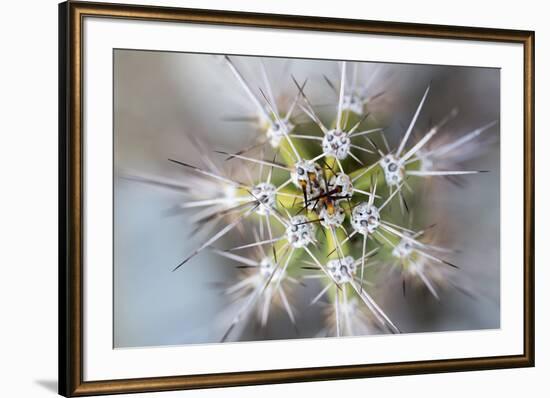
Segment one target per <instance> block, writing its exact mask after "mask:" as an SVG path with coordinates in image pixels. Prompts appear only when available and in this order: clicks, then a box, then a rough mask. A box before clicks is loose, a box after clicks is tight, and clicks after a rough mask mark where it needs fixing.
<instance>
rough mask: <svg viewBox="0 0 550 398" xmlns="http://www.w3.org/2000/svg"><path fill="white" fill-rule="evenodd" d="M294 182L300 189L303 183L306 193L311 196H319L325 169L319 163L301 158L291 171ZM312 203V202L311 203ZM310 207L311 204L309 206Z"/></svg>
mask: <svg viewBox="0 0 550 398" xmlns="http://www.w3.org/2000/svg"><path fill="white" fill-rule="evenodd" d="M290 177H291V178H292V182H293V183H294V185H296V186H297V187H298V188H300V190H301V189H302V184H303V185H304V186H305V187H306V195H307V197H308V199H309V198H311V197H315V196H318V195H319V194H320V193H321V181H322V179H323V169H321V166H319V165H318V164H317V163H315V162H312V161H311V160H300V161H298V162H296V163H295V164H294V169H293V170H292V172H291V173H290ZM310 205H312V203H310ZM308 207H309V206H308Z"/></svg>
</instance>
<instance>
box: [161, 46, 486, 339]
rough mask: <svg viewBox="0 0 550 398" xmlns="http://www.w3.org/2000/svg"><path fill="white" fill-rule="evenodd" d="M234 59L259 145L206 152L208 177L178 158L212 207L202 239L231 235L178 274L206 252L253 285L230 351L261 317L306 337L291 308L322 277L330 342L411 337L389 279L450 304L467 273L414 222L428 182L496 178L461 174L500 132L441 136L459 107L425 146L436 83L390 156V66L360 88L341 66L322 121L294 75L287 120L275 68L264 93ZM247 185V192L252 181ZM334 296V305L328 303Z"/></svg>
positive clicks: (238, 289)
mask: <svg viewBox="0 0 550 398" xmlns="http://www.w3.org/2000/svg"><path fill="white" fill-rule="evenodd" d="M224 62H225V66H226V67H227V68H228V69H229V70H230V72H231V73H232V74H233V76H234V78H235V81H236V83H237V85H238V87H239V88H238V90H242V93H244V94H245V95H246V97H247V98H248V100H249V101H250V103H251V105H252V106H253V107H254V109H255V110H256V115H255V116H254V117H253V118H252V119H251V121H253V122H254V125H253V126H251V128H252V129H254V131H255V132H256V137H257V138H256V139H255V140H254V142H252V143H251V144H250V146H247V147H246V148H243V149H242V150H241V151H238V152H230V151H226V150H215V151H214V148H210V149H207V151H208V152H210V153H209V155H205V156H203V159H204V162H205V164H206V165H207V167H198V166H195V165H191V164H189V163H187V162H185V161H184V160H183V159H169V161H170V162H171V163H172V164H174V166H175V167H180V168H181V169H182V170H184V172H185V173H186V177H185V178H186V179H188V180H187V181H188V182H187V183H185V182H183V181H182V183H184V184H186V185H187V189H186V190H185V193H184V201H183V204H182V207H183V208H184V209H198V210H199V211H198V212H196V213H194V214H193V216H194V217H193V219H192V221H193V223H194V225H195V227H196V228H197V230H200V229H202V228H205V226H206V225H210V224H213V223H214V224H215V223H217V225H218V227H217V229H213V230H212V232H211V233H210V234H209V235H208V236H207V237H206V238H205V239H204V240H203V241H202V242H201V243H200V244H199V245H197V247H196V249H195V250H193V251H192V252H191V253H189V254H188V256H186V257H185V258H184V259H182V261H181V262H179V263H178V264H175V265H174V267H173V271H177V272H185V268H186V267H192V266H193V259H194V258H195V256H197V255H200V253H201V252H203V251H211V252H213V253H216V254H217V255H219V256H221V257H223V258H226V259H229V260H230V261H232V262H235V263H236V264H237V266H238V267H239V268H241V269H242V270H243V274H242V279H240V280H238V281H236V282H234V283H232V284H231V285H230V286H229V287H227V288H226V289H225V290H224V292H225V293H226V294H227V295H228V296H232V297H235V298H237V299H238V300H239V303H240V305H239V308H238V309H237V311H235V312H234V313H233V314H232V320H231V322H230V323H229V324H228V325H226V328H225V330H224V331H223V334H222V335H221V336H220V339H221V340H222V341H225V340H226V339H239V336H238V333H236V330H235V329H236V326H237V325H243V324H245V323H247V322H248V321H250V320H251V319H252V318H253V317H256V319H257V320H258V321H259V324H260V325H261V326H262V327H267V326H268V320H269V315H270V311H271V309H272V308H274V307H279V308H281V309H282V310H283V311H284V312H285V313H286V314H287V316H288V319H289V320H290V321H291V323H292V324H293V325H294V326H295V327H296V330H297V333H298V336H299V335H300V334H299V333H300V332H299V330H300V327H299V326H300V317H299V316H298V315H297V314H296V312H295V311H294V309H293V303H292V297H293V296H294V293H295V291H296V290H297V289H300V288H301V285H302V284H303V283H308V281H312V280H313V281H318V282H320V284H319V286H320V290H319V292H318V294H316V295H315V296H314V297H311V298H310V299H309V300H310V302H309V304H310V305H311V308H312V310H315V311H318V312H319V313H320V314H324V317H325V319H326V327H325V328H324V329H323V330H321V331H319V334H320V335H335V336H344V335H360V334H370V333H399V332H402V330H401V329H400V328H399V325H397V324H396V323H395V322H394V321H393V320H392V316H391V314H390V313H388V312H387V311H386V310H385V309H384V307H383V304H382V303H379V302H378V301H377V299H376V297H375V294H374V293H373V291H374V290H376V289H379V288H383V287H384V283H385V278H384V275H386V274H387V273H388V272H391V271H395V270H396V269H397V270H398V271H399V272H400V274H401V275H402V280H403V294H405V291H406V286H408V285H410V286H413V287H420V288H424V289H427V291H428V292H429V293H430V294H431V295H432V296H433V299H434V300H439V298H440V292H439V290H440V289H445V288H453V287H457V288H461V287H459V286H456V284H455V283H454V282H453V273H455V272H460V269H459V267H457V266H456V265H454V264H453V263H451V262H450V258H451V257H452V255H453V253H454V252H455V250H456V249H457V248H454V247H441V246H439V245H438V242H437V239H436V237H437V228H438V226H437V225H424V226H422V222H424V220H422V219H420V220H419V221H418V220H413V217H412V214H418V213H421V210H422V198H421V197H420V195H418V192H419V191H421V190H423V189H424V188H425V185H426V184H428V183H429V181H431V180H433V179H437V178H447V179H450V180H451V181H453V180H455V179H458V178H462V177H461V176H467V175H468V177H467V178H475V177H474V176H469V175H473V174H478V173H481V172H484V171H485V170H469V169H465V168H461V167H460V165H461V164H462V163H463V162H464V161H465V160H467V159H468V157H471V156H477V155H479V154H480V153H482V150H483V149H484V148H486V147H488V145H478V144H481V143H484V142H483V141H482V139H483V133H485V132H486V131H489V130H490V129H492V128H493V127H494V126H495V125H496V122H494V121H490V122H488V123H487V124H485V125H484V126H481V127H479V128H477V129H475V130H473V131H472V132H470V133H467V134H464V135H461V136H460V137H459V138H458V139H454V140H452V141H449V140H448V137H443V138H440V135H439V133H440V131H441V130H442V129H443V128H444V126H446V125H447V123H449V122H450V121H451V120H453V119H454V118H456V117H458V110H457V109H450V110H449V113H448V115H447V116H446V117H445V118H443V120H440V121H438V122H437V123H436V124H435V125H433V126H432V127H431V128H429V129H428V130H427V131H426V132H425V133H423V134H422V135H420V136H419V137H417V138H414V137H413V136H414V134H413V131H415V130H418V128H417V123H416V122H417V119H418V118H419V116H420V115H421V114H422V111H423V108H424V104H425V103H426V102H427V101H429V100H430V86H427V87H426V88H425V90H424V92H423V93H419V95H418V99H417V106H416V108H415V109H412V110H411V116H410V120H409V121H408V124H407V125H406V126H405V127H404V129H403V135H402V138H401V139H400V141H399V142H398V143H397V145H395V147H391V146H390V144H389V142H388V140H387V138H386V136H385V133H384V126H383V125H382V124H381V123H380V122H379V120H380V119H381V117H379V115H377V114H376V112H371V105H372V104H374V103H375V102H376V101H378V100H379V99H380V98H383V96H384V93H383V92H382V93H377V92H372V90H371V89H370V86H371V83H372V81H373V80H374V79H375V78H376V76H377V74H379V72H380V68H377V69H375V70H374V72H373V73H371V75H369V76H364V77H360V76H358V75H359V73H358V63H353V62H340V63H339V71H340V75H339V79H338V82H336V83H334V82H332V81H331V80H330V79H329V78H327V77H325V79H324V80H325V81H324V82H316V83H314V84H323V85H327V86H328V87H330V89H331V90H333V91H334V96H335V99H336V101H335V103H334V106H332V107H331V109H330V110H326V112H320V111H319V110H318V108H319V107H317V106H316V105H315V104H314V101H312V99H311V98H310V96H309V94H308V90H309V87H310V85H311V84H312V83H311V81H307V80H306V81H298V80H297V79H296V78H295V77H294V76H292V75H291V74H289V75H288V76H285V78H286V79H288V80H289V81H291V82H292V86H291V87H293V92H292V93H291V94H290V95H287V98H286V99H287V101H286V106H285V107H284V109H281V101H280V99H279V98H277V97H276V96H275V95H274V90H273V85H272V83H271V81H270V79H269V76H268V73H267V68H266V66H265V64H264V61H263V60H262V59H259V61H257V62H251V64H252V65H253V66H255V67H257V68H259V71H260V73H261V76H262V85H261V87H259V88H257V89H256V88H254V87H252V85H251V84H250V83H249V82H248V81H247V79H246V78H245V76H244V74H243V73H242V72H241V70H240V69H239V68H238V67H237V64H236V63H235V62H234V60H233V59H232V58H231V57H229V56H224ZM237 85H236V86H235V87H237ZM236 89H237V88H236ZM373 108H375V107H373ZM321 113H323V115H321ZM324 114H331V115H332V117H331V119H332V120H331V121H330V123H326V122H324V121H323V119H326V117H324ZM300 118H301V120H302V121H299V119H300ZM473 147H475V148H473ZM474 149H475V150H474ZM215 154H217V155H215ZM212 156H221V157H223V158H224V162H225V164H230V163H235V162H238V163H239V169H240V170H241V172H239V173H233V175H231V174H227V173H226V172H224V170H225V169H228V168H226V167H223V168H220V167H219V166H216V165H215V162H214V161H211V160H209V159H210V157H212ZM242 170H246V171H245V172H242ZM243 175H247V177H248V181H247V182H243V181H241V180H240V178H242V177H243ZM413 221H417V222H416V223H415V222H413ZM239 229H240V230H241V231H243V234H242V236H243V238H242V239H243V241H242V242H241V244H239V245H238V246H235V247H229V248H228V247H221V245H222V243H223V239H222V238H223V237H224V236H227V235H228V234H231V233H232V232H233V231H236V230H239ZM246 239H248V240H246ZM462 289H466V288H464V287H462ZM321 299H325V300H326V302H327V303H325V304H323V305H320V302H321Z"/></svg>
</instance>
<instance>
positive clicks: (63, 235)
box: [59, 1, 535, 397]
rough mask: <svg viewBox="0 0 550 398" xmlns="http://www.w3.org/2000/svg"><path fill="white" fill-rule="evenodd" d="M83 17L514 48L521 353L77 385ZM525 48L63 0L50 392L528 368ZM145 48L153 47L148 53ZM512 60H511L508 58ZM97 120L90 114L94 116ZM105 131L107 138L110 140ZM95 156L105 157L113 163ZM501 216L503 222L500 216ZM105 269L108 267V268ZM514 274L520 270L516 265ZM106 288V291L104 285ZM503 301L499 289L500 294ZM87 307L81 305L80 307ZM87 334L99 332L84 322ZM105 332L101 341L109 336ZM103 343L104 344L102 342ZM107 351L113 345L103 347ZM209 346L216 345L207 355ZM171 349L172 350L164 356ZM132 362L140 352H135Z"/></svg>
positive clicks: (385, 29)
mask: <svg viewBox="0 0 550 398" xmlns="http://www.w3.org/2000/svg"><path fill="white" fill-rule="evenodd" d="M90 19H97V20H101V21H107V20H108V21H109V23H111V24H115V25H116V24H117V23H120V22H122V21H125V22H131V21H137V22H139V23H145V24H146V23H154V24H155V25H154V26H151V27H150V29H156V28H158V27H159V26H161V25H162V24H170V25H174V24H191V25H200V26H216V27H218V26H221V27H234V28H242V29H270V30H275V31H284V32H286V33H288V34H293V33H294V32H323V33H325V34H334V35H343V36H345V35H366V36H374V37H385V38H395V37H402V38H411V39H432V40H436V41H438V40H439V41H440V43H441V45H446V43H452V42H453V41H460V42H465V43H468V42H470V43H472V44H476V43H489V44H491V43H498V44H513V45H516V46H520V47H521V54H522V59H521V60H520V61H521V66H522V77H523V80H522V85H523V87H522V91H523V98H522V104H523V106H522V109H516V111H517V112H519V113H521V114H522V116H521V118H522V123H523V124H522V128H523V132H522V133H521V132H520V131H516V132H514V134H516V135H517V136H519V135H521V138H522V143H523V147H516V148H515V151H516V152H514V153H516V154H517V155H518V156H520V155H521V156H523V164H522V170H521V171H522V175H523V186H522V194H523V198H522V199H523V206H522V207H523V208H522V211H521V213H522V219H523V222H522V230H521V231H517V233H518V234H521V236H522V239H521V241H522V245H521V246H522V257H523V263H522V264H521V275H522V278H521V291H522V295H521V299H522V305H521V324H520V325H517V326H518V328H519V329H520V331H521V336H520V337H521V352H518V353H515V354H513V355H492V356H483V355H480V356H475V355H469V356H467V357H454V358H443V359H433V360H425V359H423V360H404V361H390V362H382V363H368V364H357V363H354V364H341V365H327V366H308V367H295V366H287V367H285V366H282V367H279V368H273V369H262V370H247V371H241V370H238V369H235V370H234V371H223V372H219V371H218V372H208V371H202V372H199V373H188V374H175V375H174V374H170V375H151V376H143V377H131V378H125V377H104V378H100V379H95V378H92V379H88V378H87V377H85V373H86V371H85V368H86V366H87V357H88V356H90V354H91V353H92V351H91V350H90V348H89V347H88V348H86V346H85V339H86V338H89V337H90V333H93V330H92V331H90V330H87V329H86V328H85V317H86V311H87V310H89V307H88V306H87V305H86V303H89V302H90V300H94V299H95V296H90V291H91V290H90V289H87V288H86V283H87V278H88V277H89V273H88V272H87V269H86V267H89V266H90V264H87V261H86V253H88V252H87V250H88V249H87V247H88V242H87V239H88V236H87V235H86V234H85V222H86V220H88V218H87V217H86V212H87V209H88V206H89V204H90V200H92V199H93V193H89V194H90V195H92V196H91V197H86V196H85V195H86V194H87V192H86V187H87V184H86V181H85V176H86V174H85V173H86V170H85V167H86V159H85V158H86V150H87V147H86V142H87V136H86V134H87V132H86V129H85V122H86V120H87V118H91V117H92V115H90V114H87V113H86V112H85V107H84V103H85V101H86V98H87V97H86V95H87V91H88V90H90V89H91V87H93V83H94V82H87V84H85V78H86V73H87V70H85V67H84V65H85V56H86V54H90V53H89V52H87V51H88V49H87V48H85V45H86V40H85V39H86V37H87V36H86V35H87V34H90V32H89V31H88V30H86V29H85V22H86V21H88V20H90ZM534 45H535V34H534V32H532V31H518V30H506V29H489V28H474V27H458V26H443V25H426V24H416V23H414V24H413V23H395V22H381V21H365V20H346V19H333V18H321V17H309V16H294V15H269V14H254V13H242V12H230V11H217V10H199V9H183V8H168V7H154V6H137V5H119V4H102V3H89V2H77V1H68V2H64V3H61V4H60V5H59V50H60V51H59V179H60V184H59V393H60V394H61V395H63V396H67V397H70V396H87V395H102V394H117V393H137V392H152V391H168V390H184V389H196V388H213V387H230V386H244V385H253V384H274V383H290V382H305V381H320V380H336V379H347V378H362V377H380V376H398V375H412V374H423V373H438V372H457V371H471V370H484V369H499V368H516V367H530V366H534V353H535V351H534V347H535V341H534V340H535V328H534V322H535V320H534V314H535V312H534V286H535V284H534V277H535V276H534V215H535V210H534V120H535V119H534V118H535V116H534V104H535V97H534V87H535V86H534V79H535V76H534ZM152 50H154V49H152ZM516 61H517V62H519V61H518V60H516ZM93 117H97V116H93ZM110 133H111V131H109V134H110ZM105 152H106V153H103V155H101V156H104V157H105V158H110V157H112V156H113V155H112V154H109V153H107V151H105ZM501 217H506V214H504V213H503V214H502V215H501ZM110 266H111V267H112V264H111V265H110ZM516 266H517V267H518V269H519V267H520V264H516ZM103 289H105V290H111V289H112V287H111V286H108V285H107V286H103ZM501 294H502V295H506V294H507V292H506V290H505V289H503V290H502V292H501ZM86 300H88V301H86ZM86 325H87V326H90V327H92V328H100V329H101V328H106V325H102V324H97V323H91V322H87V323H86ZM110 333H111V332H110V331H109V332H108V334H109V335H110ZM111 344H112V342H111ZM110 348H111V349H112V345H111V347H110ZM214 348H215V347H214ZM165 349H166V350H170V349H171V348H170V347H168V348H165ZM136 355H137V357H139V353H137V354H136Z"/></svg>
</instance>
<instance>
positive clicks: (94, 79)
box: [59, 1, 534, 396]
mask: <svg viewBox="0 0 550 398" xmlns="http://www.w3.org/2000/svg"><path fill="white" fill-rule="evenodd" d="M59 17H60V18H59V24H60V34H59V43H60V62H59V64H60V84H59V90H60V95H59V98H60V108H59V113H60V202H59V203H60V212H59V213H60V224H59V225H60V239H59V242H60V248H59V251H60V264H59V267H60V270H59V280H60V283H59V287H60V292H59V294H60V299H59V305H60V306H59V312H60V317H59V320H60V325H59V326H60V327H59V330H60V332H59V333H60V335H59V343H60V344H59V349H60V352H59V364H60V365H59V375H60V376H59V377H60V383H59V386H60V387H59V389H60V393H61V394H62V395H65V396H81V395H94V394H114V393H129V392H145V391H162V390H177V389H190V388H208V387H221V386H237V385H248V384H266V383H282V382H301V381H314V380H330V379H342V378H355V377H371V376H390V375H404V374H419V373H427V372H446V371H464V370H480V369H495V368H508V367H524V366H533V365H534V260H533V259H534V257H533V256H534V253H533V251H534V237H533V233H534V227H533V217H534V199H533V198H534V196H533V195H534V151H533V148H534V141H533V140H534V113H533V109H534V32H531V31H513V30H502V29H487V28H471V27H455V26H436V25H420V24H406V23H392V22H373V21H363V20H344V19H329V18H317V17H305V16H288V15H265V14H252V13H236V12H227V11H209V10H194V9H179V8H162V7H150V6H134V5H114V4H101V3H88V2H86V3H84V2H72V1H70V2H66V3H62V4H60V7H59Z"/></svg>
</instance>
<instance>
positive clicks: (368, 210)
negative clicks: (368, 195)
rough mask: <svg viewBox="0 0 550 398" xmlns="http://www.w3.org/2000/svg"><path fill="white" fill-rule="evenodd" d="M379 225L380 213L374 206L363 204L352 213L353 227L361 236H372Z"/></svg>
mask: <svg viewBox="0 0 550 398" xmlns="http://www.w3.org/2000/svg"><path fill="white" fill-rule="evenodd" d="M379 225H380V212H379V211H378V208H377V207H376V206H374V205H369V204H368V203H367V202H363V203H361V204H360V205H357V206H355V208H354V209H353V211H352V212H351V226H352V227H353V229H355V230H356V231H357V232H359V233H360V234H363V235H367V234H372V233H373V232H374V231H376V228H378V226H379Z"/></svg>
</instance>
